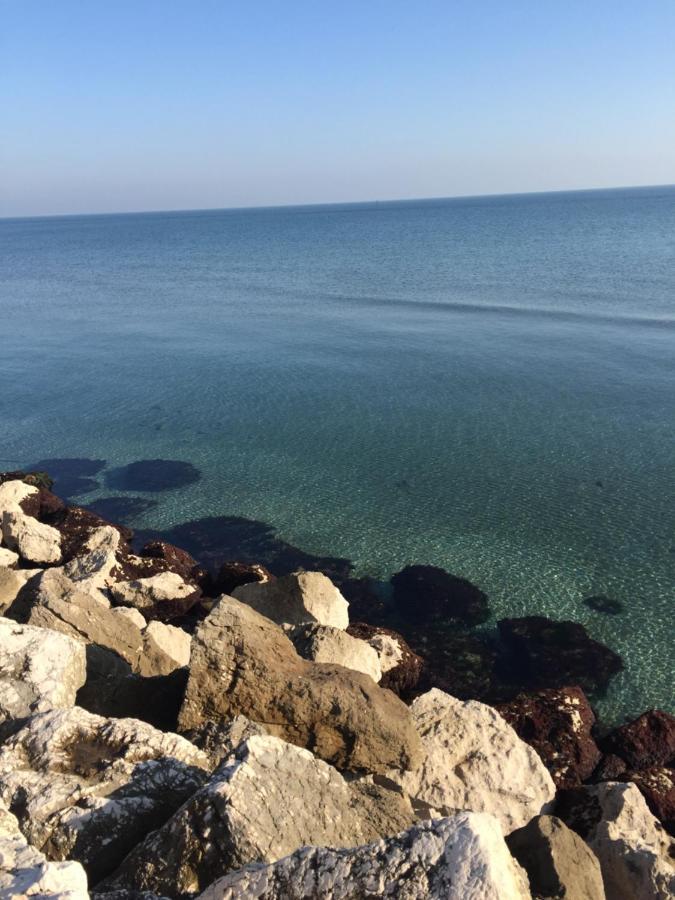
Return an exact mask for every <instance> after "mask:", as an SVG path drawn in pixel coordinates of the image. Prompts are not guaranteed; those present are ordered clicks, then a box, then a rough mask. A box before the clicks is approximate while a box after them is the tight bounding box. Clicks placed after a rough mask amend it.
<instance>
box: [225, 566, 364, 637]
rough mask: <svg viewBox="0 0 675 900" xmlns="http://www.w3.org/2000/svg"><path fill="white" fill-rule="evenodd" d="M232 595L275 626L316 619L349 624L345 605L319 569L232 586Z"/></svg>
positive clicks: (327, 623) (315, 620) (328, 579)
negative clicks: (317, 570)
mask: <svg viewBox="0 0 675 900" xmlns="http://www.w3.org/2000/svg"><path fill="white" fill-rule="evenodd" d="M232 595H233V596H234V597H236V599H237V600H241V602H242V603H246V604H247V605H248V606H251V607H252V608H253V609H255V610H256V611H257V612H259V613H260V614H261V615H263V616H266V617H267V618H268V619H272V621H273V622H276V623H277V624H279V625H283V624H287V625H300V624H302V623H303V622H318V623H319V624H320V625H330V626H332V627H333V628H341V629H343V630H344V629H345V628H346V627H347V626H348V625H349V614H348V612H347V610H348V608H349V604H348V603H347V601H346V600H345V598H344V597H343V596H342V594H341V593H340V591H339V590H338V589H337V588H336V587H335V585H334V584H333V582H332V581H331V580H330V578H327V577H326V576H325V575H323V574H322V573H321V572H295V573H294V574H292V575H285V576H284V577H283V578H275V579H274V580H273V581H265V582H262V581H254V582H251V583H250V584H243V585H241V586H240V587H238V588H235V589H234V591H233V592H232Z"/></svg>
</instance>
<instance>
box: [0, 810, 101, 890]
mask: <svg viewBox="0 0 675 900" xmlns="http://www.w3.org/2000/svg"><path fill="white" fill-rule="evenodd" d="M0 897H2V898H3V900H14V898H17V900H18V898H23V897H35V898H40V900H89V892H88V891H87V875H86V873H85V871H84V869H83V868H82V866H81V865H80V863H78V862H48V861H47V859H45V857H44V855H43V854H42V853H40V851H39V850H36V849H35V847H31V846H30V844H29V843H28V841H27V840H26V838H25V837H24V836H23V834H22V833H21V829H20V828H19V823H18V821H17V819H16V816H13V815H12V813H10V812H9V810H8V809H7V807H6V806H5V804H4V803H2V801H0Z"/></svg>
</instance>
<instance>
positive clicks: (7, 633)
mask: <svg viewBox="0 0 675 900" xmlns="http://www.w3.org/2000/svg"><path fill="white" fill-rule="evenodd" d="M85 678H86V659H85V651H84V645H83V644H81V643H80V642H79V641H76V640H73V639H72V638H70V637H67V636H66V635H65V634H59V633H58V632H56V631H49V630H48V629H46V628H34V627H32V626H31V625H18V624H17V623H16V622H13V621H11V620H10V619H3V618H0V722H4V721H6V720H7V719H15V718H21V717H23V716H29V715H31V714H32V713H38V712H46V711H47V710H50V709H58V708H64V707H69V706H72V705H73V704H74V703H75V695H76V693H77V690H78V688H80V687H81V686H82V685H83V684H84V682H85Z"/></svg>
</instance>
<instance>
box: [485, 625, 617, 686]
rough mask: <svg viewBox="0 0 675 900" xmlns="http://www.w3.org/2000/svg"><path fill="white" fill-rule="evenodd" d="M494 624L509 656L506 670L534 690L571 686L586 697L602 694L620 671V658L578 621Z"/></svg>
mask: <svg viewBox="0 0 675 900" xmlns="http://www.w3.org/2000/svg"><path fill="white" fill-rule="evenodd" d="M497 625H498V628H499V633H500V635H501V637H502V640H503V641H504V642H505V644H506V645H507V647H508V648H509V651H510V654H511V659H510V660H509V668H510V669H511V670H512V671H513V672H514V673H516V680H517V681H520V682H521V683H523V684H527V685H529V686H531V687H533V688H560V687H564V686H565V685H569V684H574V685H578V686H579V687H581V688H582V690H584V691H585V692H586V693H587V694H601V693H603V692H604V691H605V690H606V688H607V685H608V684H609V681H610V679H611V678H612V676H613V675H615V674H616V673H617V672H620V671H621V669H622V668H623V663H622V661H621V657H620V656H618V655H617V654H616V653H614V651H613V650H610V649H609V647H605V646H604V644H600V643H599V642H598V641H595V640H593V639H592V638H590V637H589V636H588V633H587V632H586V629H585V628H584V626H583V625H579V624H578V623H577V622H569V621H562V622H556V621H553V620H552V619H547V618H545V617H544V616H526V617H525V618H522V619H501V621H499V622H498V623H497Z"/></svg>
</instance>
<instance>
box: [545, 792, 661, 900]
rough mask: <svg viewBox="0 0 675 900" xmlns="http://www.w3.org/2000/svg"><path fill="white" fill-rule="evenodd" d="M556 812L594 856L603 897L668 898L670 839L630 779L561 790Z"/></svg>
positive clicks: (632, 899)
mask: <svg viewBox="0 0 675 900" xmlns="http://www.w3.org/2000/svg"><path fill="white" fill-rule="evenodd" d="M556 811H557V814H558V815H559V816H560V818H562V819H563V820H564V821H565V822H566V823H567V825H568V826H569V827H570V828H573V829H574V830H575V831H576V832H577V834H579V835H580V836H581V837H582V838H583V839H584V840H585V841H586V843H587V844H588V846H589V847H590V848H591V850H593V852H594V853H595V855H596V856H597V857H598V859H599V861H600V868H601V869H602V878H603V881H604V884H605V892H606V894H607V900H672V898H673V897H674V896H675V866H674V863H673V859H674V855H673V844H672V841H671V840H670V839H669V838H668V835H667V834H666V833H665V831H664V830H663V828H662V827H661V825H660V824H659V823H658V821H657V820H656V819H655V818H654V816H653V815H652V814H651V813H650V812H649V810H648V808H647V804H646V803H645V800H644V798H643V797H642V795H641V794H640V792H639V790H638V789H637V787H636V786H635V785H634V784H617V783H612V782H609V783H604V784H598V785H592V786H587V787H582V788H573V789H571V790H569V791H565V792H563V794H562V796H561V797H560V798H559V800H558V804H557V808H556Z"/></svg>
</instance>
